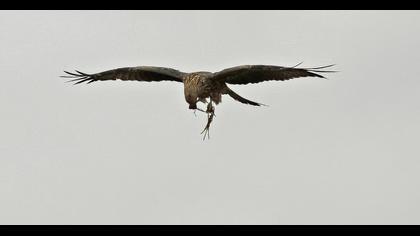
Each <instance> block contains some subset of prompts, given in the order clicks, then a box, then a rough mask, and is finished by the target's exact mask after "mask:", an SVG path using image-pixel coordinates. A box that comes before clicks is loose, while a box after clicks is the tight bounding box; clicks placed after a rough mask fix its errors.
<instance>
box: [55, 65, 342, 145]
mask: <svg viewBox="0 0 420 236" xmlns="http://www.w3.org/2000/svg"><path fill="white" fill-rule="evenodd" d="M331 66H333V65H328V66H323V67H316V68H297V66H294V67H282V66H271V65H244V66H236V67H232V68H228V69H225V70H222V71H220V72H216V73H211V72H193V73H184V72H181V71H178V70H175V69H171V68H165V67H153V66H139V67H125V68H118V69H114V70H108V71H104V72H100V73H96V74H86V73H83V72H80V71H77V70H76V72H75V73H70V72H67V71H64V72H65V73H67V74H68V75H66V76H61V77H65V78H73V79H72V80H70V82H75V84H80V83H83V82H86V83H88V84H89V83H92V82H95V81H103V80H118V79H119V80H137V81H146V82H152V81H176V82H181V83H183V84H184V96H185V100H186V101H187V103H188V104H189V109H194V110H200V111H203V110H201V109H199V108H197V102H199V101H200V102H203V103H208V105H207V110H206V111H203V112H206V113H207V114H208V123H207V125H206V128H205V129H204V130H203V132H205V133H204V138H205V137H206V134H207V136H208V135H209V134H208V130H209V127H210V123H211V121H212V120H213V116H214V107H213V102H214V103H215V104H216V105H217V104H219V103H220V102H221V101H222V95H224V94H227V95H229V96H230V97H232V98H233V99H235V100H236V101H239V102H241V103H244V104H249V105H253V106H260V105H263V104H261V103H258V102H253V101H250V100H248V99H246V98H243V97H241V96H240V95H238V94H237V93H235V92H233V91H232V90H231V89H230V88H229V87H228V86H227V84H248V83H260V82H263V81H269V80H277V81H284V80H289V79H294V78H299V77H320V78H324V76H322V75H320V74H318V73H325V72H334V71H326V70H322V69H325V68H328V67H331ZM207 98H209V99H210V101H209V102H208V101H207Z"/></svg>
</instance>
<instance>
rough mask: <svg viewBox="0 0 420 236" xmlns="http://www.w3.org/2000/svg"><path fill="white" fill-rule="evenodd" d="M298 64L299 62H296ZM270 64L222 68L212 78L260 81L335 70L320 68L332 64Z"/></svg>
mask: <svg viewBox="0 0 420 236" xmlns="http://www.w3.org/2000/svg"><path fill="white" fill-rule="evenodd" d="M298 65H300V64H298ZM298 65H296V66H294V67H282V66H271V65H244V66H236V67H232V68H228V69H225V70H222V71H220V72H217V73H214V74H213V79H216V80H222V81H224V82H226V83H228V84H248V83H260V82H263V81H269V80H281V81H283V80H289V79H294V78H299V77H320V78H325V77H324V76H322V75H320V74H317V73H325V72H335V71H326V70H322V69H325V68H328V67H331V66H333V65H328V66H322V67H316V68H297V66H298Z"/></svg>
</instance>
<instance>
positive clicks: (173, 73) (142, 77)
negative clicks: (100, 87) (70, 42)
mask: <svg viewBox="0 0 420 236" xmlns="http://www.w3.org/2000/svg"><path fill="white" fill-rule="evenodd" d="M64 72H65V73H66V74H67V75H65V76H61V77H64V78H72V80H70V81H69V82H75V84H80V83H83V82H87V83H88V84H89V83H92V82H95V81H100V80H118V79H119V80H137V81H146V82H151V81H177V82H182V77H183V76H184V75H185V74H186V73H184V72H181V71H178V70H175V69H171V68H166V67H154V66H138V67H124V68H118V69H114V70H108V71H104V72H100V73H96V74H86V73H83V72H80V71H77V70H76V72H75V73H71V72H67V71H64Z"/></svg>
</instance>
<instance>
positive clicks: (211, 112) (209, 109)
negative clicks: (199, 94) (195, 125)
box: [201, 98, 215, 140]
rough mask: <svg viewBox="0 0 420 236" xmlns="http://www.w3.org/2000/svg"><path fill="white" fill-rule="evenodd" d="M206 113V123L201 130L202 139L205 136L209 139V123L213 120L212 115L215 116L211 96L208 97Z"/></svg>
mask: <svg viewBox="0 0 420 236" xmlns="http://www.w3.org/2000/svg"><path fill="white" fill-rule="evenodd" d="M206 113H207V124H206V126H205V127H204V129H203V131H201V134H203V133H204V137H203V140H204V139H206V136H207V137H208V138H209V139H210V124H211V122H212V121H213V117H214V116H215V115H214V107H213V104H212V100H211V98H210V102H209V104H208V105H207V110H206Z"/></svg>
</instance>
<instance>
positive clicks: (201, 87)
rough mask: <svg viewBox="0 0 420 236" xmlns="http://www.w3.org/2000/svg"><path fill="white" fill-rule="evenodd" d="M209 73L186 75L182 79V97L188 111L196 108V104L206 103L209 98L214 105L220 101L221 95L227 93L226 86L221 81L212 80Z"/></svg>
mask: <svg viewBox="0 0 420 236" xmlns="http://www.w3.org/2000/svg"><path fill="white" fill-rule="evenodd" d="M212 74H213V73H211V72H195V73H190V74H187V75H186V76H185V77H184V78H183V81H184V96H185V100H186V101H187V103H188V104H189V108H190V109H196V108H197V105H196V104H197V102H198V101H200V102H203V103H207V98H210V99H211V101H213V102H214V103H216V105H217V104H219V103H220V102H221V101H222V94H225V93H226V91H227V86H226V84H225V83H224V82H222V81H217V80H212V79H211V76H212Z"/></svg>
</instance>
